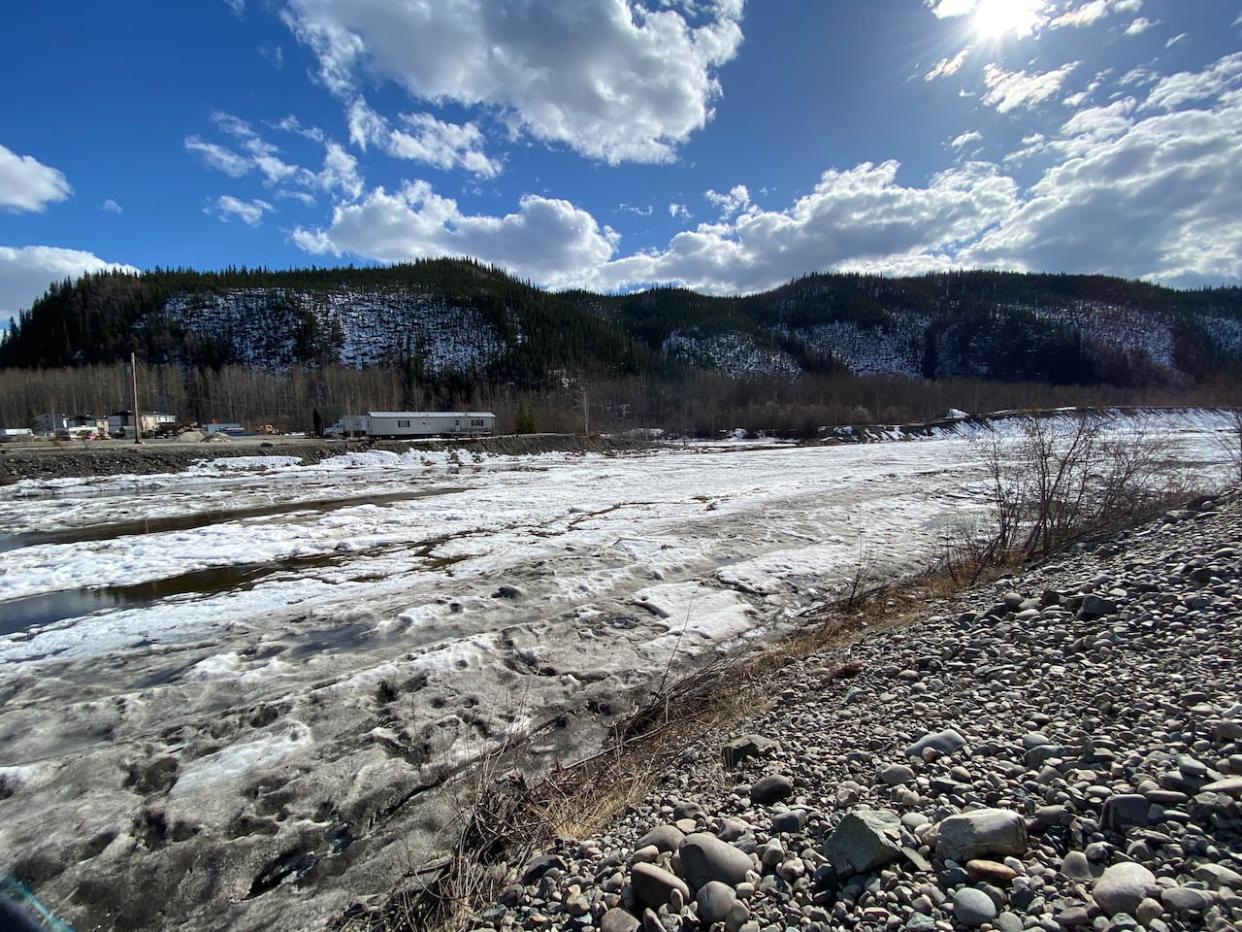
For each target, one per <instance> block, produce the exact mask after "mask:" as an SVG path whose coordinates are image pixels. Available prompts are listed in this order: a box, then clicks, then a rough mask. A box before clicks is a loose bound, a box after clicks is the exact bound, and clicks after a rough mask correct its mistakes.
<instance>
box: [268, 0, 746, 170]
mask: <svg viewBox="0 0 1242 932" xmlns="http://www.w3.org/2000/svg"><path fill="white" fill-rule="evenodd" d="M743 5H744V0H712V2H708V3H703V4H699V5H697V7H698V15H697V16H696V15H692V14H691V12H690V11H689V10H684V9H683V10H678V9H661V10H652V9H649V8H648V6H644V5H643V4H640V3H636V2H632V0H595V2H591V3H582V2H581V0H542V2H539V3H533V2H525V3H496V2H493V0H455V2H452V3H400V4H397V3H381V2H378V0H289V3H288V6H287V7H286V9H285V11H284V13H283V18H284V20H285V22H286V23H287V24H288V25H289V27H290V28H291V29H292V30H293V32H294V33H295V35H296V36H297V38H298V39H299V40H300V41H301V42H303V43H304V44H306V45H308V46H309V47H310V48H311V49H312V50H313V51H314V53H315V54H316V56H317V57H318V59H319V65H320V71H319V74H320V79H321V80H322V82H323V83H324V85H325V86H326V87H328V88H329V89H330V90H332V91H333V92H334V93H336V94H339V95H341V96H342V97H345V98H346V99H352V98H353V97H354V96H356V94H357V91H358V81H359V77H360V76H362V75H364V74H365V75H367V76H378V77H380V78H386V79H390V80H393V81H395V82H397V83H399V84H400V85H401V86H403V87H404V88H405V90H406V91H407V92H408V93H409V94H410V95H411V96H412V97H414V98H416V99H420V100H432V101H453V102H457V103H460V104H463V105H466V106H479V107H483V108H485V109H486V110H488V111H489V112H491V113H493V114H495V115H496V116H498V117H499V118H500V119H502V120H503V121H504V122H506V123H507V125H508V126H509V128H510V130H511V131H512V132H516V133H524V134H527V135H529V136H532V137H534V138H536V139H540V140H543V141H548V142H560V143H564V144H566V145H568V146H570V147H571V148H573V149H576V150H577V151H579V152H581V153H583V154H585V155H588V156H590V157H593V158H598V159H602V160H604V161H607V162H609V163H613V164H615V163H618V162H622V161H640V162H662V161H668V160H670V159H672V158H673V157H674V156H675V152H676V149H677V147H678V145H680V144H681V143H683V142H684V141H685V140H686V139H688V138H689V136H690V134H691V133H693V132H694V131H695V130H698V129H700V128H702V127H703V126H704V125H706V123H707V122H708V120H710V119H711V117H712V105H713V102H714V101H715V99H716V98H717V97H718V96H719V95H720V93H721V88H720V84H719V81H718V79H717V77H716V73H715V72H716V70H717V69H718V68H719V67H720V66H721V65H723V64H724V63H726V62H728V61H730V60H731V59H732V58H733V57H734V56H735V55H736V54H737V51H738V48H739V46H740V45H741V42H742V30H741V25H740V22H741V18H742V12H743Z"/></svg>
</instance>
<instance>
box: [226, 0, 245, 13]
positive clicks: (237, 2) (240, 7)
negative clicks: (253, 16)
mask: <svg viewBox="0 0 1242 932" xmlns="http://www.w3.org/2000/svg"><path fill="white" fill-rule="evenodd" d="M224 4H225V6H227V7H228V8H229V9H230V10H232V11H233V15H234V16H241V15H242V13H244V12H246V0H224Z"/></svg>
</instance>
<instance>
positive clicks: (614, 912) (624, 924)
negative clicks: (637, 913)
mask: <svg viewBox="0 0 1242 932" xmlns="http://www.w3.org/2000/svg"><path fill="white" fill-rule="evenodd" d="M641 925H642V923H641V922H639V921H638V920H637V919H636V918H634V917H633V916H631V915H630V914H629V913H627V912H626V911H625V910H624V909H610V910H608V912H606V913H604V916H603V918H602V919H600V921H599V932H638V928H639V926H641Z"/></svg>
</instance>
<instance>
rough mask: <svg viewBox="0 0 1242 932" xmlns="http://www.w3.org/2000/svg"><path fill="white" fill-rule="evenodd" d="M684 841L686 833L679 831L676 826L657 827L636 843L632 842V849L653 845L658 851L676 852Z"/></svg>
mask: <svg viewBox="0 0 1242 932" xmlns="http://www.w3.org/2000/svg"><path fill="white" fill-rule="evenodd" d="M685 840H686V833H685V832H683V831H682V830H681V829H679V828H678V827H677V826H676V825H657V826H656V827H655V828H653V829H652V830H651V831H649V832H648V833H647V834H646V835H644V836H643V837H642V838H640V839H638V841H636V842H634V847H635V848H636V849H637V848H646V847H647V846H648V845H655V847H656V848H657V849H659V850H660V851H676V850H677V849H678V848H679V847H681V843H682V842H683V841H685Z"/></svg>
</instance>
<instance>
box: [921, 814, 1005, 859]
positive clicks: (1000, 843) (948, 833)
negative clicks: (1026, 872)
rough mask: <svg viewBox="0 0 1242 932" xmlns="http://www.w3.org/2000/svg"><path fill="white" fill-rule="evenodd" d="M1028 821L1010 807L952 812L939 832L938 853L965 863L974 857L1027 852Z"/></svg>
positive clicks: (937, 835) (943, 857) (943, 856)
mask: <svg viewBox="0 0 1242 932" xmlns="http://www.w3.org/2000/svg"><path fill="white" fill-rule="evenodd" d="M1026 846H1027V835H1026V823H1025V822H1023V821H1022V817H1021V816H1020V815H1018V814H1017V813H1016V812H1010V811H1009V810H1008V809H976V810H975V811H973V812H963V813H961V814H960V815H955V816H949V817H948V818H947V819H945V820H944V821H943V822H941V823H940V825H939V827H938V829H937V833H936V853H937V854H938V855H939V856H940V857H941V858H942V859H944V860H952V861H957V862H958V863H959V864H965V863H966V862H967V861H970V860H973V859H975V858H982V857H987V856H993V857H995V856H998V855H999V856H1004V855H1010V854H1011V855H1014V856H1015V857H1017V856H1020V855H1023V854H1025V853H1026Z"/></svg>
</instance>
